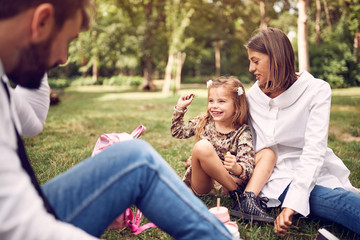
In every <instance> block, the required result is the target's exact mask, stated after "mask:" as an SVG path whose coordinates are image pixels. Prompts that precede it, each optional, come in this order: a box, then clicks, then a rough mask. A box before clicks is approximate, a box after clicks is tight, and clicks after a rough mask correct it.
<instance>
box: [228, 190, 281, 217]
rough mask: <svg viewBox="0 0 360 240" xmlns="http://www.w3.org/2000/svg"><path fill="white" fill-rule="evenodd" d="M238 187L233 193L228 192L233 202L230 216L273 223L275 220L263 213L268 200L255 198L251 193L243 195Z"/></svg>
mask: <svg viewBox="0 0 360 240" xmlns="http://www.w3.org/2000/svg"><path fill="white" fill-rule="evenodd" d="M239 187H240V186H239ZM239 187H238V188H237V189H236V190H234V191H229V194H230V197H231V198H232V199H233V200H234V206H233V208H232V209H231V211H230V215H231V216H235V217H238V218H243V219H247V220H253V221H259V222H267V223H273V222H274V221H275V219H274V218H273V217H272V216H270V215H269V214H267V213H266V211H265V208H266V202H267V201H268V199H266V198H259V197H256V196H255V194H254V193H253V192H244V193H243V190H241V189H239Z"/></svg>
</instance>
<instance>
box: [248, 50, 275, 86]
mask: <svg viewBox="0 0 360 240" xmlns="http://www.w3.org/2000/svg"><path fill="white" fill-rule="evenodd" d="M248 55H249V60H250V64H249V71H250V72H252V73H253V74H254V75H255V77H256V80H258V81H259V86H263V85H265V84H266V82H267V81H268V80H269V75H270V58H269V56H268V55H267V54H265V53H261V52H256V51H254V50H251V49H248Z"/></svg>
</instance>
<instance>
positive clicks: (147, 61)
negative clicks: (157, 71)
mask: <svg viewBox="0 0 360 240" xmlns="http://www.w3.org/2000/svg"><path fill="white" fill-rule="evenodd" d="M152 7H153V6H152V1H151V0H150V1H148V2H147V3H146V4H145V5H144V11H145V18H146V29H145V37H144V42H143V46H144V51H146V52H147V53H145V56H144V83H143V85H142V86H141V88H142V89H143V90H145V91H156V86H155V85H154V84H153V83H152V48H153V45H152V37H153V36H152V35H153V22H152V19H151V17H152Z"/></svg>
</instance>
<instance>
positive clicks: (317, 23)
mask: <svg viewBox="0 0 360 240" xmlns="http://www.w3.org/2000/svg"><path fill="white" fill-rule="evenodd" d="M320 20H321V0H316V21H315V31H316V42H315V43H316V46H319V44H320V41H321V36H320V23H321V21H320Z"/></svg>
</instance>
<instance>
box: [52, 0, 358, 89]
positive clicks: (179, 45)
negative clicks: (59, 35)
mask: <svg viewBox="0 0 360 240" xmlns="http://www.w3.org/2000/svg"><path fill="white" fill-rule="evenodd" d="M95 2H96V6H97V7H96V17H95V21H94V24H93V25H92V27H91V29H90V31H88V32H84V33H81V34H80V35H79V38H78V39H77V40H76V41H74V42H73V43H72V44H71V46H70V49H69V56H70V57H69V61H68V63H67V65H66V66H65V67H64V68H61V69H55V70H52V71H51V72H50V73H49V75H50V76H53V77H73V76H76V75H83V76H88V75H89V76H92V75H99V76H100V77H107V78H111V77H113V76H117V75H137V76H144V75H145V77H144V79H145V80H144V81H145V83H147V84H149V83H150V82H151V81H152V79H157V78H160V79H163V78H164V76H165V69H166V66H167V63H168V59H169V56H170V54H176V53H177V52H179V53H183V54H186V60H185V62H184V65H183V67H182V68H181V77H182V79H183V81H184V80H185V81H186V79H187V78H189V79H190V78H194V77H195V78H197V79H199V80H200V81H201V80H202V81H205V79H206V78H210V77H212V76H214V75H215V74H216V73H218V74H221V75H235V76H237V77H239V78H240V79H241V80H242V81H244V82H248V81H250V79H251V74H250V73H249V72H248V57H247V51H246V49H245V47H244V44H246V42H247V40H248V39H249V38H250V37H251V35H252V34H253V32H254V31H255V30H256V29H258V28H259V27H260V21H261V19H260V18H261V16H260V1H247V0H240V1H239V0H181V1H179V0H142V1H140V0H95ZM297 2H298V1H296V0H269V1H263V3H265V8H264V9H265V11H266V14H265V20H264V19H263V21H266V24H267V25H268V26H271V27H277V28H280V29H282V30H283V31H284V32H286V33H290V34H289V37H290V38H291V40H292V42H293V46H294V49H295V51H296V52H297V44H296V43H297V39H296V32H297V19H298V9H297ZM321 4H322V8H321V9H322V10H321V13H320V14H321V18H320V19H321V21H320V23H319V25H318V28H319V27H320V35H318V36H317V35H316V31H315V28H316V26H315V21H316V9H317V8H316V5H315V1H310V2H309V6H308V12H307V14H308V36H307V37H308V46H309V59H310V71H311V72H312V73H313V74H314V75H315V76H317V77H319V78H322V79H324V80H326V81H328V82H329V83H330V84H331V85H332V86H334V87H347V86H354V85H360V80H359V76H360V70H359V63H358V62H359V60H360V56H359V54H360V50H359V47H358V46H359V45H356V44H354V43H355V42H356V39H357V37H356V36H359V37H358V39H359V40H358V41H360V35H357V34H360V19H359V18H360V4H359V0H341V1H337V0H321ZM294 34H295V35H294ZM318 34H319V31H318ZM294 36H295V37H294ZM293 37H294V38H293ZM319 37H320V38H319ZM317 38H319V39H320V42H319V43H318V45H316V39H317ZM318 41H319V40H318ZM215 56H218V58H216V57H215ZM296 60H297V62H298V59H296ZM175 62H176V61H175V60H174V63H175ZM93 79H94V82H95V81H96V78H93ZM120 79H122V78H120Z"/></svg>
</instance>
